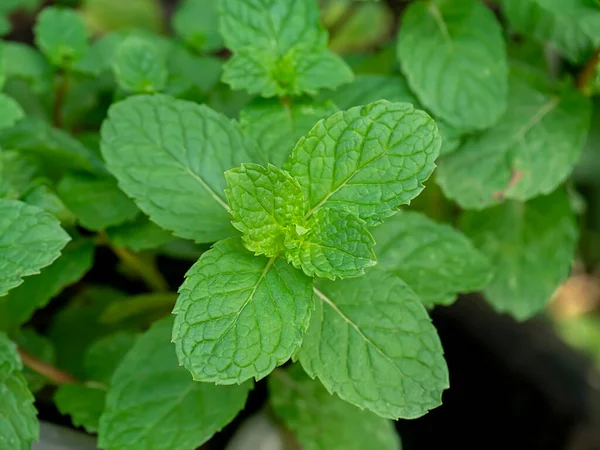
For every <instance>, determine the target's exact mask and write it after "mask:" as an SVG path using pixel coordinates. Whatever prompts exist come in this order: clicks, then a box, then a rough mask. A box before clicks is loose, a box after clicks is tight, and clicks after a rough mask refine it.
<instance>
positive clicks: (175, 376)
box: [99, 320, 252, 450]
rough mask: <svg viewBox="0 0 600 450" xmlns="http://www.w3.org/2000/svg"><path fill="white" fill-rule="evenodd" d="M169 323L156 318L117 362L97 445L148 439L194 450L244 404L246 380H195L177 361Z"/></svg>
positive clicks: (132, 444) (132, 445)
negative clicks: (237, 383)
mask: <svg viewBox="0 0 600 450" xmlns="http://www.w3.org/2000/svg"><path fill="white" fill-rule="evenodd" d="M171 326H172V321H171V320H162V321H160V322H158V323H156V324H155V325H154V326H153V327H152V328H150V330H149V331H147V332H146V333H144V334H143V335H142V336H140V338H139V339H138V340H137V342H136V343H135V345H134V346H133V348H132V349H131V351H130V352H129V353H127V355H126V356H125V358H124V359H123V361H122V362H121V364H120V365H119V367H118V368H117V370H116V372H115V374H114V376H113V378H112V382H111V388H110V390H109V392H108V396H107V398H106V409H105V411H104V413H103V414H102V417H101V419H100V431H99V446H100V447H102V448H104V449H106V450H117V449H123V448H127V449H131V450H137V449H145V448H147V445H148V442H151V443H152V448H153V449H156V450H163V449H164V450H171V449H178V450H179V449H181V450H193V449H195V448H197V447H199V446H200V445H202V444H203V443H204V442H206V441H207V440H208V439H210V437H212V435H213V434H214V433H216V432H217V431H219V430H220V429H221V428H223V427H224V426H225V425H226V424H227V423H229V422H230V421H231V420H232V419H233V418H234V417H235V416H236V415H237V413H238V412H239V411H240V410H241V409H242V408H243V407H244V404H245V402H246V397H247V395H248V390H249V389H250V388H251V386H252V385H251V384H250V383H245V384H243V385H241V386H216V385H214V384H210V383H197V382H195V381H193V380H192V379H191V378H190V375H189V373H187V372H186V371H185V369H183V368H181V367H179V366H178V365H177V359H176V358H175V353H174V352H173V346H172V344H171V342H170V334H171ZM142 367H143V369H144V370H143V376H142V377H140V368H142ZM148 393H152V395H148Z"/></svg>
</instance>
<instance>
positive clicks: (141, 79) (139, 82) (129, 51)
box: [112, 36, 168, 93]
mask: <svg viewBox="0 0 600 450" xmlns="http://www.w3.org/2000/svg"><path fill="white" fill-rule="evenodd" d="M112 67H113V72H114V74H115V79H116V80H117V83H118V84H119V86H120V87H121V88H122V89H124V90H126V91H129V92H135V93H145V92H147V93H152V92H159V91H162V90H163V89H164V87H165V85H166V83H167V77H168V71H167V61H166V57H165V55H164V54H163V53H162V52H161V51H160V49H159V48H157V47H156V46H155V45H154V44H153V42H151V41H149V40H147V39H144V38H141V37H137V36H130V37H128V38H126V39H125V40H124V41H123V42H121V43H120V44H119V46H118V47H117V49H116V51H115V55H114V60H113V66H112Z"/></svg>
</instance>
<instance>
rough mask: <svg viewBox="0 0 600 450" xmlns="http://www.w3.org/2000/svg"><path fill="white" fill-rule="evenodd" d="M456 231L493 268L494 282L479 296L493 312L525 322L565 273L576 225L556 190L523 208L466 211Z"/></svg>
mask: <svg viewBox="0 0 600 450" xmlns="http://www.w3.org/2000/svg"><path fill="white" fill-rule="evenodd" d="M461 226H462V228H463V229H464V231H465V233H466V234H468V235H469V236H471V238H472V239H473V242H474V243H475V245H476V246H477V247H478V248H479V249H480V250H481V251H482V252H483V253H485V254H486V255H487V256H488V257H489V258H490V260H491V262H492V265H493V266H494V269H495V276H494V279H493V280H492V282H491V283H490V284H489V285H488V286H487V287H486V288H485V289H484V291H483V292H484V294H485V297H486V298H487V300H488V301H489V302H490V303H491V304H492V306H493V307H494V308H495V309H496V310H497V311H498V312H505V313H509V314H511V315H512V316H513V317H515V318H516V319H518V320H525V319H528V318H530V317H531V316H533V315H534V314H536V313H538V312H539V311H541V310H542V308H543V307H544V305H545V304H546V303H547V302H548V301H549V300H550V297H551V296H552V294H553V293H554V291H555V290H556V288H557V287H558V286H559V284H560V283H561V282H562V281H564V280H565V279H566V278H567V275H568V274H569V269H570V265H571V260H572V259H573V257H574V253H575V246H576V243H577V226H576V223H575V218H574V216H573V212H572V211H571V206H570V204H569V199H568V197H567V195H566V193H565V192H564V190H562V189H559V190H557V191H556V192H554V193H553V194H551V195H548V196H545V197H539V198H536V199H535V200H532V201H529V202H527V203H521V202H516V201H507V202H505V203H504V204H502V205H500V206H496V207H494V208H490V209H487V210H485V211H481V212H471V211H467V212H465V214H464V215H463V217H462V219H461Z"/></svg>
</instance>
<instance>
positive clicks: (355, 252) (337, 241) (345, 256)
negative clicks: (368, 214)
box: [285, 208, 377, 280]
mask: <svg viewBox="0 0 600 450" xmlns="http://www.w3.org/2000/svg"><path fill="white" fill-rule="evenodd" d="M303 226H304V227H305V229H302V230H301V231H302V233H298V234H297V236H296V237H295V239H293V240H290V242H287V243H286V247H287V248H286V251H285V256H286V258H287V260H288V261H289V262H290V263H292V264H293V265H294V267H297V268H298V269H302V270H303V271H304V273H305V274H306V275H308V276H309V277H314V276H317V277H325V278H330V279H332V280H335V279H336V278H349V277H356V276H359V275H362V274H363V273H364V272H365V269H366V268H367V267H370V266H373V265H375V264H376V263H377V260H376V258H375V253H373V249H372V247H373V245H374V244H375V241H374V240H373V236H371V233H369V230H367V228H366V226H365V222H364V221H363V220H361V219H359V218H358V217H356V216H355V215H354V214H352V213H350V212H348V211H344V210H339V209H333V208H321V209H319V210H317V211H316V212H315V213H314V214H313V215H311V216H310V218H309V219H308V221H307V222H306V223H305V225H303Z"/></svg>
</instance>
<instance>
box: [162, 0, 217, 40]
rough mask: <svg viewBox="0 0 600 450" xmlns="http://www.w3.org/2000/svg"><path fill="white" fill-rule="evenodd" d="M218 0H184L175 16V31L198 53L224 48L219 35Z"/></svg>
mask: <svg viewBox="0 0 600 450" xmlns="http://www.w3.org/2000/svg"><path fill="white" fill-rule="evenodd" d="M217 3H218V2H217V1H216V0H182V1H181V2H180V4H179V6H178V7H177V10H176V11H175V14H174V15H173V22H172V25H173V29H174V31H175V34H177V36H179V37H180V38H181V39H182V40H183V41H184V42H185V43H186V44H187V45H189V46H190V47H191V48H193V49H194V50H196V51H207V52H210V51H214V50H218V49H220V48H221V47H223V38H221V35H220V33H219V29H218V23H219V15H218V12H217Z"/></svg>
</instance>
